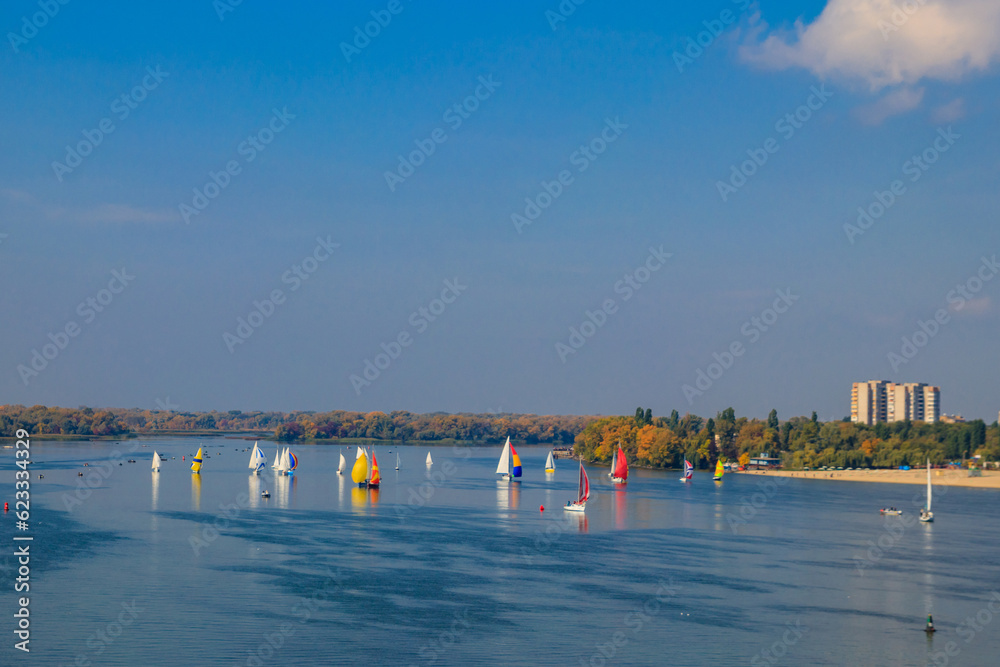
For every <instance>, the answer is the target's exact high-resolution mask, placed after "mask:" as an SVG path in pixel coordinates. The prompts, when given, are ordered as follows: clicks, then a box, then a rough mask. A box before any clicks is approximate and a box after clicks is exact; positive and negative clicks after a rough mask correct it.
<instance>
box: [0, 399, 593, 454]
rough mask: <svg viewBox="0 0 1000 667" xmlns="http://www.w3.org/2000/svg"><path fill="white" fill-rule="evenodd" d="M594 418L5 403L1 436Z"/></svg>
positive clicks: (545, 439)
mask: <svg viewBox="0 0 1000 667" xmlns="http://www.w3.org/2000/svg"><path fill="white" fill-rule="evenodd" d="M594 419H596V417H579V416H539V415H515V414H457V415H450V414H443V413H431V414H414V413H411V412H390V413H388V414H386V413H384V412H367V413H366V412H347V411H343V410H334V411H332V412H322V413H320V412H291V413H286V412H241V411H239V410H230V411H229V412H201V413H193V412H173V411H170V410H139V409H138V408H133V409H120V408H107V409H104V408H102V409H94V408H87V407H81V408H76V409H73V408H49V407H45V406H41V405H36V406H33V407H30V408H28V407H24V406H21V405H5V406H2V407H0V435H2V436H8V437H12V436H13V435H14V433H15V432H16V431H17V429H19V428H23V429H25V430H26V431H28V432H29V433H31V434H34V435H60V434H61V435H68V436H74V435H77V436H125V435H129V434H156V433H157V432H164V431H171V432H183V431H199V432H204V431H219V432H240V431H255V432H271V433H273V434H274V437H275V438H277V439H278V440H284V441H311V440H333V439H337V438H370V439H379V440H421V441H435V440H464V441H473V442H492V443H496V442H497V441H500V440H503V439H505V438H506V437H507V436H510V437H511V438H512V439H513V440H515V441H517V442H527V443H531V444H550V445H570V444H572V443H573V441H574V438H575V437H576V435H577V434H578V433H579V432H580V431H581V430H583V428H584V427H585V426H586V425H587V424H588V423H590V422H591V421H593V420H594Z"/></svg>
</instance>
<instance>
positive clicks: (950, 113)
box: [931, 97, 965, 125]
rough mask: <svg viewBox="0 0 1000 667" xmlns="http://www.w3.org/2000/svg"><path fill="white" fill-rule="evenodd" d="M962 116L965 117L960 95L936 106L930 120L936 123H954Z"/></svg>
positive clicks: (963, 103)
mask: <svg viewBox="0 0 1000 667" xmlns="http://www.w3.org/2000/svg"><path fill="white" fill-rule="evenodd" d="M962 118H965V100H963V99H962V98H961V97H959V98H958V99H956V100H952V101H951V102H949V103H948V104H945V105H943V106H940V107H938V108H937V109H935V110H934V112H933V113H932V114H931V120H932V121H934V122H935V123H937V124H938V125H945V124H947V123H954V122H955V121H956V120H961V119H962Z"/></svg>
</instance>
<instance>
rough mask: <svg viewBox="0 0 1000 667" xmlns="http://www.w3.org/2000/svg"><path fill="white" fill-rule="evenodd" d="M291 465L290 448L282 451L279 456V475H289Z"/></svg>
mask: <svg viewBox="0 0 1000 667" xmlns="http://www.w3.org/2000/svg"><path fill="white" fill-rule="evenodd" d="M289 463H290V462H289V460H288V448H287V447H286V448H285V449H282V450H281V453H280V454H278V474H279V475H287V474H288V469H289Z"/></svg>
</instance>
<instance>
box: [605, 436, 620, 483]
mask: <svg viewBox="0 0 1000 667" xmlns="http://www.w3.org/2000/svg"><path fill="white" fill-rule="evenodd" d="M621 444H622V443H621V442H620V441H619V443H618V446H619V447H621ZM617 465H618V450H617V449H616V450H615V451H614V452H613V453H612V454H611V470H609V471H608V477H614V476H615V466H617Z"/></svg>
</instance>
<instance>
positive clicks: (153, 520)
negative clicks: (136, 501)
mask: <svg viewBox="0 0 1000 667" xmlns="http://www.w3.org/2000/svg"><path fill="white" fill-rule="evenodd" d="M150 474H151V475H152V476H153V485H152V494H153V497H152V499H151V501H150V508H151V509H152V510H153V511H152V512H151V513H150V521H149V523H150V528H151V529H152V530H154V531H155V530H156V529H157V528H158V525H157V519H158V517H157V516H156V510H158V509H159V508H160V473H158V472H154V473H150Z"/></svg>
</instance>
